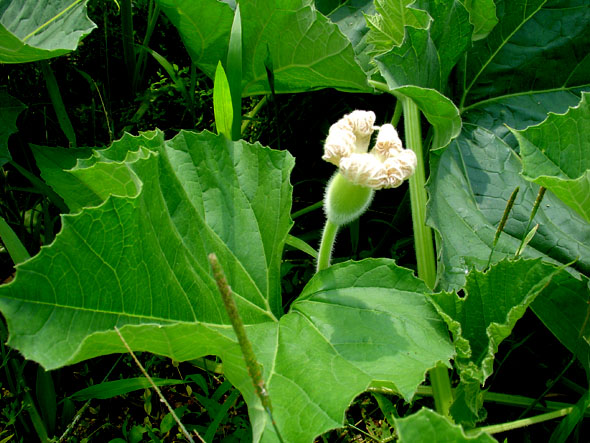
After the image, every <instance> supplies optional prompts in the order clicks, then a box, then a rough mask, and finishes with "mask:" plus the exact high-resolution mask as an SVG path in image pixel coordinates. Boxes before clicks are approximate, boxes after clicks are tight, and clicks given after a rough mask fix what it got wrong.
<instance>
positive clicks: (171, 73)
mask: <svg viewBox="0 0 590 443" xmlns="http://www.w3.org/2000/svg"><path fill="white" fill-rule="evenodd" d="M143 48H144V49H145V50H146V51H147V52H149V53H150V54H151V55H152V57H154V59H155V60H156V61H157V62H158V63H160V66H162V68H164V70H165V71H166V73H167V74H168V75H169V76H170V79H171V80H172V81H173V82H174V84H175V85H176V87H177V88H178V90H179V91H180V93H181V94H182V97H183V98H184V101H185V103H186V107H187V108H188V110H189V112H190V114H191V117H192V119H193V121H195V119H196V118H195V109H194V104H193V100H192V97H191V96H190V95H189V93H188V91H187V89H186V87H185V86H184V82H183V81H182V79H181V78H180V77H178V75H176V70H175V69H174V66H172V63H170V62H169V61H168V60H166V58H165V57H163V56H162V55H160V54H158V53H157V52H156V51H154V50H153V49H150V48H147V47H145V46H144V47H143Z"/></svg>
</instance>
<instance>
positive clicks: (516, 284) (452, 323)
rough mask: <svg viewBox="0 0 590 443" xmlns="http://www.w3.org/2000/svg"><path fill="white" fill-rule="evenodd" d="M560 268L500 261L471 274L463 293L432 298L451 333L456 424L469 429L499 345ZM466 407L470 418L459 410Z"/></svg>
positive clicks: (477, 411) (529, 262)
mask: <svg viewBox="0 0 590 443" xmlns="http://www.w3.org/2000/svg"><path fill="white" fill-rule="evenodd" d="M560 272H563V268H559V267H556V266H554V265H550V264H547V263H544V262H542V261H541V259H536V260H522V259H521V260H517V261H508V260H502V261H500V262H499V263H497V264H496V265H494V266H492V267H491V268H490V269H489V270H487V271H486V272H481V271H477V270H472V271H471V272H470V273H469V274H468V275H467V280H466V283H465V288H464V292H465V294H464V295H462V296H459V295H457V294H454V293H444V292H443V293H439V294H433V295H432V300H433V301H434V303H435V306H436V308H437V310H438V312H439V314H440V315H441V316H442V317H443V319H444V320H445V321H446V322H447V325H448V326H449V329H450V331H451V332H452V334H453V341H454V343H455V349H456V351H457V357H456V358H455V367H456V368H457V370H458V372H459V376H460V377H461V384H462V385H463V386H461V388H462V389H460V392H461V394H462V397H461V398H460V404H461V405H462V407H460V408H457V407H456V406H455V405H453V407H454V410H453V417H454V418H455V420H456V421H457V422H461V423H467V424H469V425H471V426H473V425H474V424H475V422H476V420H477V418H478V417H479V407H481V403H482V400H483V399H482V397H481V393H480V392H478V391H479V387H481V386H483V384H484V383H485V381H486V379H487V378H488V377H489V376H490V374H491V373H492V372H493V370H494V368H493V364H494V358H495V354H496V352H497V351H498V347H499V345H500V343H501V342H502V341H503V340H504V339H505V338H506V337H508V336H509V335H510V333H511V332H512V329H513V328H514V326H515V324H516V322H517V321H518V320H519V319H520V318H521V317H522V316H523V315H524V313H525V311H526V310H527V308H528V306H529V305H530V304H531V303H532V302H533V301H534V300H535V298H536V297H537V296H538V295H539V294H540V293H541V292H542V291H543V290H544V289H545V288H546V287H547V286H548V285H549V283H550V282H551V280H552V279H553V278H554V277H555V276H556V275H557V274H559V273H560ZM465 406H467V407H468V408H469V409H470V410H471V413H472V414H473V416H472V417H470V416H469V413H468V412H467V411H465Z"/></svg>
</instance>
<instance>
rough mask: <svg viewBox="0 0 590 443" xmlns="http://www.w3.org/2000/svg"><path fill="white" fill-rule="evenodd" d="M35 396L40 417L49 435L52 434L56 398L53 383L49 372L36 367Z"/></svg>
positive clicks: (53, 431) (55, 414)
mask: <svg viewBox="0 0 590 443" xmlns="http://www.w3.org/2000/svg"><path fill="white" fill-rule="evenodd" d="M35 396H36V397H37V404H38V405H39V411H40V412H41V417H42V418H43V422H44V423H45V428H46V429H47V432H48V434H49V435H54V433H55V424H56V422H57V399H56V395H55V385H54V384H53V378H52V377H51V373H50V372H48V371H46V370H45V369H43V368H42V367H41V366H38V367H37V380H36V383H35Z"/></svg>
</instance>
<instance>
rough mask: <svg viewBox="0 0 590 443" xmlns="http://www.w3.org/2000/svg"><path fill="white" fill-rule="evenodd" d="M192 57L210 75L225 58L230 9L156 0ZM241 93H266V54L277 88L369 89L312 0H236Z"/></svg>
mask: <svg viewBox="0 0 590 443" xmlns="http://www.w3.org/2000/svg"><path fill="white" fill-rule="evenodd" d="M159 3H160V5H161V7H162V10H163V11H164V12H165V13H166V15H168V17H169V18H170V20H171V21H172V22H173V23H174V25H175V26H176V27H177V28H178V31H179V32H180V35H181V37H182V39H183V41H184V44H185V45H186V47H187V49H188V51H189V53H190V55H191V57H192V59H193V60H194V61H195V62H196V63H197V65H198V66H199V67H200V68H201V69H202V70H203V71H204V72H205V73H206V74H207V75H209V76H210V77H213V75H214V72H215V67H216V65H217V62H218V61H219V60H225V58H226V54H227V48H228V43H229V33H230V28H231V23H232V19H233V11H232V9H231V8H230V7H229V5H227V4H226V3H222V2H218V1H217V0H206V1H202V2H199V3H195V2H194V1H192V0H159ZM240 12H241V16H242V23H243V26H242V41H243V77H242V87H243V93H242V94H243V95H244V96H249V95H255V94H265V93H268V92H270V89H269V85H268V79H267V72H266V68H265V66H266V64H265V61H266V60H268V58H269V57H270V59H272V65H273V68H274V75H275V85H274V86H275V91H276V92H277V93H286V92H300V91H308V90H314V89H320V88H336V89H341V90H345V91H355V92H359V91H365V92H368V91H370V88H369V86H368V85H367V81H366V76H365V74H364V72H363V70H362V69H361V67H360V66H359V65H358V63H357V62H356V60H355V54H354V50H353V48H352V45H351V43H350V42H349V41H348V40H347V39H346V37H345V36H344V35H343V34H342V33H341V31H340V30H339V28H338V26H337V25H335V24H334V23H331V22H330V21H329V20H328V19H327V18H326V17H325V16H323V15H322V14H320V13H319V12H318V11H317V10H316V9H315V6H314V4H313V0H286V1H281V2H280V3H274V2H271V3H269V2H263V1H258V0H245V1H240Z"/></svg>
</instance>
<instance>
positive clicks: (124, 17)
mask: <svg viewBox="0 0 590 443" xmlns="http://www.w3.org/2000/svg"><path fill="white" fill-rule="evenodd" d="M120 8H121V38H122V41H123V61H124V62H125V67H126V68H127V78H128V80H129V84H131V85H132V86H133V75H134V73H135V66H136V62H137V59H136V55H135V43H134V39H133V11H132V5H131V0H121V3H120ZM132 92H134V93H135V90H133V89H132Z"/></svg>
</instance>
